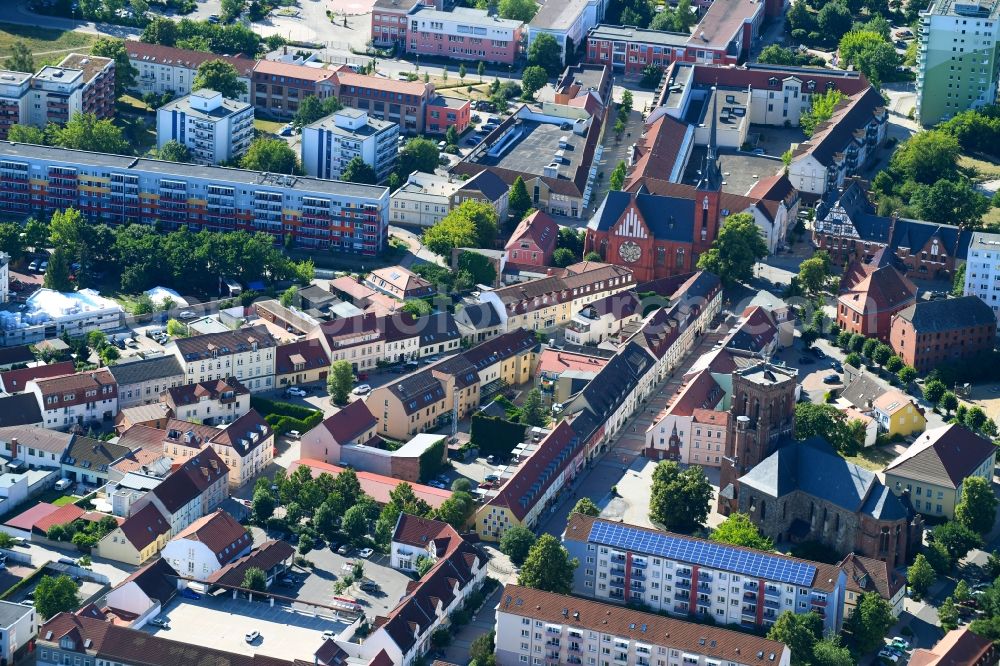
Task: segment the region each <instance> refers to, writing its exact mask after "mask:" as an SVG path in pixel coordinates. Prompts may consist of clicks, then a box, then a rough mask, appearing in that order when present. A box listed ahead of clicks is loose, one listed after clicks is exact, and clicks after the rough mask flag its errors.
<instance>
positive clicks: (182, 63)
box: [125, 39, 257, 102]
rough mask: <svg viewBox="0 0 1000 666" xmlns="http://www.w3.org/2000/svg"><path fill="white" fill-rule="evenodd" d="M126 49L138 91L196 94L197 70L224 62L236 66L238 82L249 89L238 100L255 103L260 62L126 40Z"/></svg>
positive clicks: (179, 94) (181, 94)
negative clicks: (254, 79)
mask: <svg viewBox="0 0 1000 666" xmlns="http://www.w3.org/2000/svg"><path fill="white" fill-rule="evenodd" d="M125 50H126V51H127V52H128V59H129V62H130V63H131V64H132V67H134V68H135V69H136V71H137V72H138V74H137V75H136V77H135V90H136V91H138V92H140V93H155V94H157V95H162V94H164V93H170V94H172V95H177V96H183V95H188V94H190V93H192V92H193V86H194V79H195V76H196V75H197V73H198V67H199V66H201V65H202V64H203V63H206V62H211V61H213V60H221V61H223V62H226V63H229V64H230V65H232V66H233V68H234V69H235V70H236V76H237V80H238V81H239V82H240V83H242V84H243V85H244V86H246V92H244V93H243V94H242V95H240V97H239V101H241V102H250V101H252V91H253V88H252V81H251V77H252V75H253V68H254V65H255V64H257V63H256V61H255V60H253V59H251V58H244V57H241V56H226V55H216V54H214V53H211V52H210V51H193V50H191V49H179V48H175V47H173V46H163V45H161V44H147V43H146V42H141V41H138V40H135V39H126V40H125Z"/></svg>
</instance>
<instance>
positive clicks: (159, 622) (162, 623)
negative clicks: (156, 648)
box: [149, 617, 170, 629]
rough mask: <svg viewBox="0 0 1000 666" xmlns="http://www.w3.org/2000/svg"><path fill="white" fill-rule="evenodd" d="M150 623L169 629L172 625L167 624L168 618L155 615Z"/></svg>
mask: <svg viewBox="0 0 1000 666" xmlns="http://www.w3.org/2000/svg"><path fill="white" fill-rule="evenodd" d="M149 623H150V624H151V625H153V626H154V627H159V628H160V629H169V628H170V625H169V624H167V621H166V620H164V619H161V618H158V617H154V618H153V619H152V620H150V621H149Z"/></svg>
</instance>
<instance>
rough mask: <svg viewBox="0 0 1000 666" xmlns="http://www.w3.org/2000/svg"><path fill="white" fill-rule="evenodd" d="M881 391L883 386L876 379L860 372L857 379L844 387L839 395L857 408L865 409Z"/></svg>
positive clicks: (883, 391)
mask: <svg viewBox="0 0 1000 666" xmlns="http://www.w3.org/2000/svg"><path fill="white" fill-rule="evenodd" d="M883 393H885V388H884V387H883V386H882V384H880V383H879V382H878V380H876V379H875V378H874V377H872V376H871V375H869V374H868V373H861V374H860V375H859V376H858V378H857V379H855V380H854V381H853V382H851V383H850V384H848V385H847V386H846V387H844V390H843V391H842V392H841V394H840V397H842V398H843V399H844V400H846V401H847V402H849V403H851V404H852V405H854V406H855V407H857V408H858V409H867V408H869V407H871V403H872V402H874V401H875V399H876V398H878V397H879V396H880V395H882V394H883Z"/></svg>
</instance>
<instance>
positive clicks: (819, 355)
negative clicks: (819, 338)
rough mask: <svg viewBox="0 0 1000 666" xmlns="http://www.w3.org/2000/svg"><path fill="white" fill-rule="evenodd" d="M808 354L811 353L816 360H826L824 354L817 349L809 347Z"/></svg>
mask: <svg viewBox="0 0 1000 666" xmlns="http://www.w3.org/2000/svg"><path fill="white" fill-rule="evenodd" d="M809 353H811V354H812V355H813V356H815V357H816V358H826V353H824V352H823V350H822V349H820V348H819V347H810V348H809Z"/></svg>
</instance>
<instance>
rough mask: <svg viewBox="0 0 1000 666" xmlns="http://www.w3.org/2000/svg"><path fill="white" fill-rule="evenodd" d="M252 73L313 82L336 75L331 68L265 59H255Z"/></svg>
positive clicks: (332, 78) (330, 78) (327, 79)
mask: <svg viewBox="0 0 1000 666" xmlns="http://www.w3.org/2000/svg"><path fill="white" fill-rule="evenodd" d="M253 73H254V74H255V75H256V74H261V75H267V76H283V77H285V78H286V79H300V80H303V81H312V82H313V83H320V82H322V81H330V80H334V79H335V78H336V76H337V72H335V71H333V70H332V69H322V68H320V67H309V66H308V65H295V64H292V63H288V62H278V61H277V60H266V59H265V60H258V61H257V64H256V65H254V68H253Z"/></svg>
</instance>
